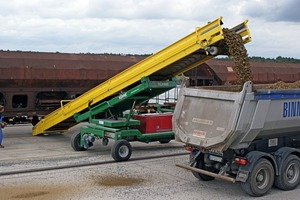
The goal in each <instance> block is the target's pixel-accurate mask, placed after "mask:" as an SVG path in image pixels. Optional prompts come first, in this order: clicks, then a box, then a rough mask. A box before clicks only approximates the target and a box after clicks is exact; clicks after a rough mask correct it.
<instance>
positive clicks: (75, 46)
mask: <svg viewBox="0 0 300 200" xmlns="http://www.w3.org/2000/svg"><path fill="white" fill-rule="evenodd" d="M299 8H300V1H299V0H227V1H224V0H72V1H70V0H2V1H1V6H0V21H1V25H0V50H1V49H2V50H10V51H13V50H20V51H38V52H61V53H121V54H152V53H155V52H157V51H159V50H161V49H163V48H165V47H166V46H168V45H170V44H172V43H173V42H176V41H177V40H179V39H181V38H182V37H184V36H186V35H187V34H189V33H191V32H193V31H194V30H195V28H196V27H201V26H204V25H205V24H206V23H207V22H209V21H212V20H214V19H217V18H219V17H221V16H222V17H223V20H222V21H223V23H224V24H223V27H225V28H231V27H234V26H235V25H237V24H239V23H241V22H243V21H244V20H249V22H248V27H249V29H250V32H251V36H252V42H251V43H248V44H246V49H247V51H248V55H249V56H261V57H266V58H276V57H277V56H283V57H293V58H298V59H299V58H300V40H298V38H299V35H300V12H299V11H298V10H299Z"/></svg>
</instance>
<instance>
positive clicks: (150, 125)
mask: <svg viewBox="0 0 300 200" xmlns="http://www.w3.org/2000/svg"><path fill="white" fill-rule="evenodd" d="M172 116H173V114H172V113H147V114H140V115H133V119H136V120H139V121H140V122H141V125H140V126H139V127H138V129H139V131H141V133H159V132H164V131H172Z"/></svg>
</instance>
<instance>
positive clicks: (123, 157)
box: [111, 139, 132, 162]
mask: <svg viewBox="0 0 300 200" xmlns="http://www.w3.org/2000/svg"><path fill="white" fill-rule="evenodd" d="M131 153H132V148H131V145H130V143H129V142H128V141H127V140H124V139H122V140H118V141H116V142H115V143H114V144H113V146H112V148H111V155H112V157H113V159H114V160H115V161H117V162H119V161H127V160H128V159H129V158H130V156H131Z"/></svg>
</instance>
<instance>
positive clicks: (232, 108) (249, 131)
mask: <svg viewBox="0 0 300 200" xmlns="http://www.w3.org/2000/svg"><path fill="white" fill-rule="evenodd" d="M232 88H233V87H232V86H223V89H222V87H219V90H213V89H199V88H183V89H182V90H181V94H180V96H179V100H178V102H177V104H176V107H175V111H174V115H173V119H172V126H173V131H174V133H175V138H176V140H177V141H181V142H183V143H185V148H186V149H187V150H189V151H190V152H191V154H190V160H189V163H188V164H177V166H178V167H182V168H185V169H188V170H191V171H192V173H193V175H194V176H195V177H197V178H198V179H200V180H204V181H209V180H213V179H214V178H218V179H222V180H226V181H229V182H236V181H239V182H241V186H242V189H243V190H244V191H245V192H246V193H248V194H249V195H251V196H262V195H265V194H266V193H267V192H268V191H269V190H270V188H271V187H272V186H273V184H275V186H277V187H278V188H280V189H282V190H291V189H294V188H296V187H297V185H298V183H299V181H300V159H299V156H300V150H299V147H300V90H299V89H287V90H276V89H253V88H254V87H253V85H252V82H250V81H248V82H246V83H245V84H244V86H243V89H242V91H240V92H234V91H224V90H226V89H232ZM220 89H222V90H220Z"/></svg>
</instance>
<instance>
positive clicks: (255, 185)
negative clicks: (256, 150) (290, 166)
mask: <svg viewBox="0 0 300 200" xmlns="http://www.w3.org/2000/svg"><path fill="white" fill-rule="evenodd" d="M274 176H275V172H274V168H273V165H272V164H271V162H270V161H268V160H267V159H264V158H260V159H259V160H258V162H257V163H256V164H255V166H254V168H253V169H252V171H251V172H250V175H249V177H248V179H247V181H246V182H241V186H242V189H243V190H244V191H245V192H246V193H247V194H249V195H251V196H255V197H259V196H263V195H265V194H266V193H267V192H268V191H269V190H270V189H271V187H272V186H273V183H274Z"/></svg>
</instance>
